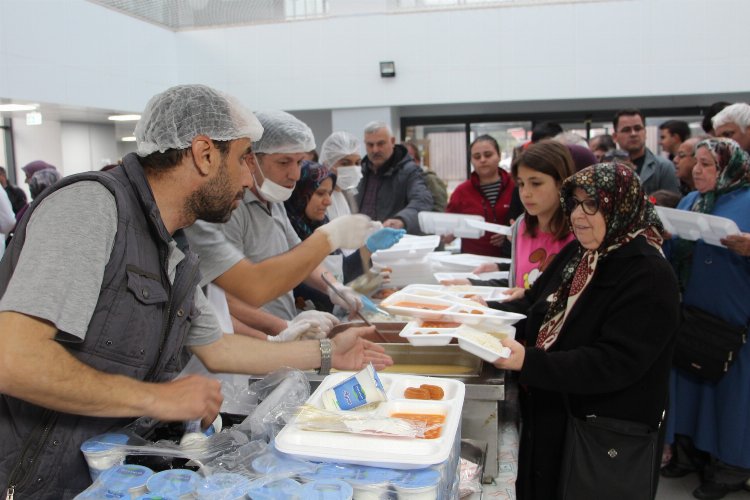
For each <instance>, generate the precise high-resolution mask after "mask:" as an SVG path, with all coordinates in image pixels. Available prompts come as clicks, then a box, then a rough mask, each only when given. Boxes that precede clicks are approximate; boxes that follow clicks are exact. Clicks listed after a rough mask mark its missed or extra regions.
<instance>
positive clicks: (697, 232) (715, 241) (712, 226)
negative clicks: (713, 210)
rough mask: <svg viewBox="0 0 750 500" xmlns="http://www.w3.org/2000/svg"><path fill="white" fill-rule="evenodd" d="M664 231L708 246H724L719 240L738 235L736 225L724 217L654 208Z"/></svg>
mask: <svg viewBox="0 0 750 500" xmlns="http://www.w3.org/2000/svg"><path fill="white" fill-rule="evenodd" d="M656 213H657V214H659V218H660V219H661V222H662V224H664V229H666V230H667V231H668V232H670V233H672V235H675V236H679V237H680V238H682V239H685V240H690V241H695V240H701V239H702V240H703V241H705V242H706V243H708V244H709V245H716V246H724V245H722V244H721V241H720V240H721V239H722V238H725V237H727V236H729V235H732V234H740V229H739V228H738V227H737V224H736V223H735V222H734V221H733V220H731V219H727V218H726V217H717V216H716V215H709V214H702V213H698V212H691V211H689V210H677V209H674V208H667V207H656Z"/></svg>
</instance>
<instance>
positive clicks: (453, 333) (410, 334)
mask: <svg viewBox="0 0 750 500" xmlns="http://www.w3.org/2000/svg"><path fill="white" fill-rule="evenodd" d="M467 329H471V330H474V329H473V328H471V327H467V326H466V325H459V326H457V327H455V328H443V327H434V326H429V323H428V326H424V325H423V324H422V322H421V321H410V322H409V323H407V324H406V326H405V327H404V329H403V330H401V333H399V336H400V337H404V338H405V339H406V340H408V341H409V343H410V344H412V345H415V346H445V345H448V344H450V342H451V340H453V339H454V338H455V339H458V345H459V347H461V348H462V349H464V350H465V351H468V352H471V353H472V354H476V352H474V351H472V350H470V349H465V347H466V345H461V338H462V337H461V334H462V332H465V331H466V330H467ZM471 330H470V331H471ZM476 331H477V332H479V333H488V334H489V335H492V336H494V337H496V338H510V339H512V338H515V336H516V328H515V327H514V326H510V325H503V326H499V327H498V328H496V329H493V330H492V331H490V332H480V331H479V330H476ZM464 340H467V341H468V342H469V343H470V344H476V342H474V341H473V340H472V339H470V338H465V339H464ZM489 352H491V351H489ZM493 354H495V353H493ZM479 357H480V358H482V359H486V358H485V357H482V356H479ZM495 359H497V356H496V357H495ZM491 361H494V359H493V360H491Z"/></svg>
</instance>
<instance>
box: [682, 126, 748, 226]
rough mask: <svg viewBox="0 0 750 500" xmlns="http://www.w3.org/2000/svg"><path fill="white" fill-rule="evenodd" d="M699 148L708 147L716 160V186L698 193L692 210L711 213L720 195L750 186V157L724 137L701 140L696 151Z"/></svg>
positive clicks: (733, 142)
mask: <svg viewBox="0 0 750 500" xmlns="http://www.w3.org/2000/svg"><path fill="white" fill-rule="evenodd" d="M699 148H706V149H707V150H708V152H709V153H711V156H713V158H714V161H716V169H717V177H716V187H715V188H714V189H713V190H711V191H708V192H705V193H703V194H700V195H698V197H697V198H696V200H695V203H693V206H692V207H690V210H692V211H693V212H700V213H703V214H710V213H711V211H712V210H713V209H714V205H716V199H717V198H718V197H719V196H721V195H723V194H726V193H729V192H731V191H734V190H735V189H739V188H742V187H746V186H750V159H749V158H748V155H747V153H746V152H745V151H743V150H742V147H740V145H739V144H737V143H736V142H735V141H734V140H732V139H726V138H724V137H716V138H711V139H706V140H705V141H701V142H699V143H698V144H696V145H695V150H696V151H698V149H699Z"/></svg>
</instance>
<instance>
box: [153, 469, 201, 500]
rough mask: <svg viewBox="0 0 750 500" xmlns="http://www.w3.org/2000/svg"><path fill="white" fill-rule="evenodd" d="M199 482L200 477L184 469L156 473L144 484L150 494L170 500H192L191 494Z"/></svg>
mask: <svg viewBox="0 0 750 500" xmlns="http://www.w3.org/2000/svg"><path fill="white" fill-rule="evenodd" d="M200 481H201V477H200V475H198V474H197V473H195V472H193V471H191V470H186V469H170V470H164V471H161V472H157V473H156V474H154V475H153V476H151V477H150V478H149V480H148V482H147V483H146V486H148V491H149V492H150V493H157V494H159V495H164V496H168V497H170V498H177V499H183V498H185V499H187V498H193V493H194V492H195V489H196V488H197V486H198V484H199V483H200Z"/></svg>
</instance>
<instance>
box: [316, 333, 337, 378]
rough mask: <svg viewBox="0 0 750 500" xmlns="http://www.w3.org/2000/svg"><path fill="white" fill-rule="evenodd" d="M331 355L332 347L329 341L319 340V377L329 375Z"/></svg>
mask: <svg viewBox="0 0 750 500" xmlns="http://www.w3.org/2000/svg"><path fill="white" fill-rule="evenodd" d="M332 354H333V345H331V341H330V340H329V339H320V368H319V369H318V374H319V375H328V374H329V373H331V355H332Z"/></svg>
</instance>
